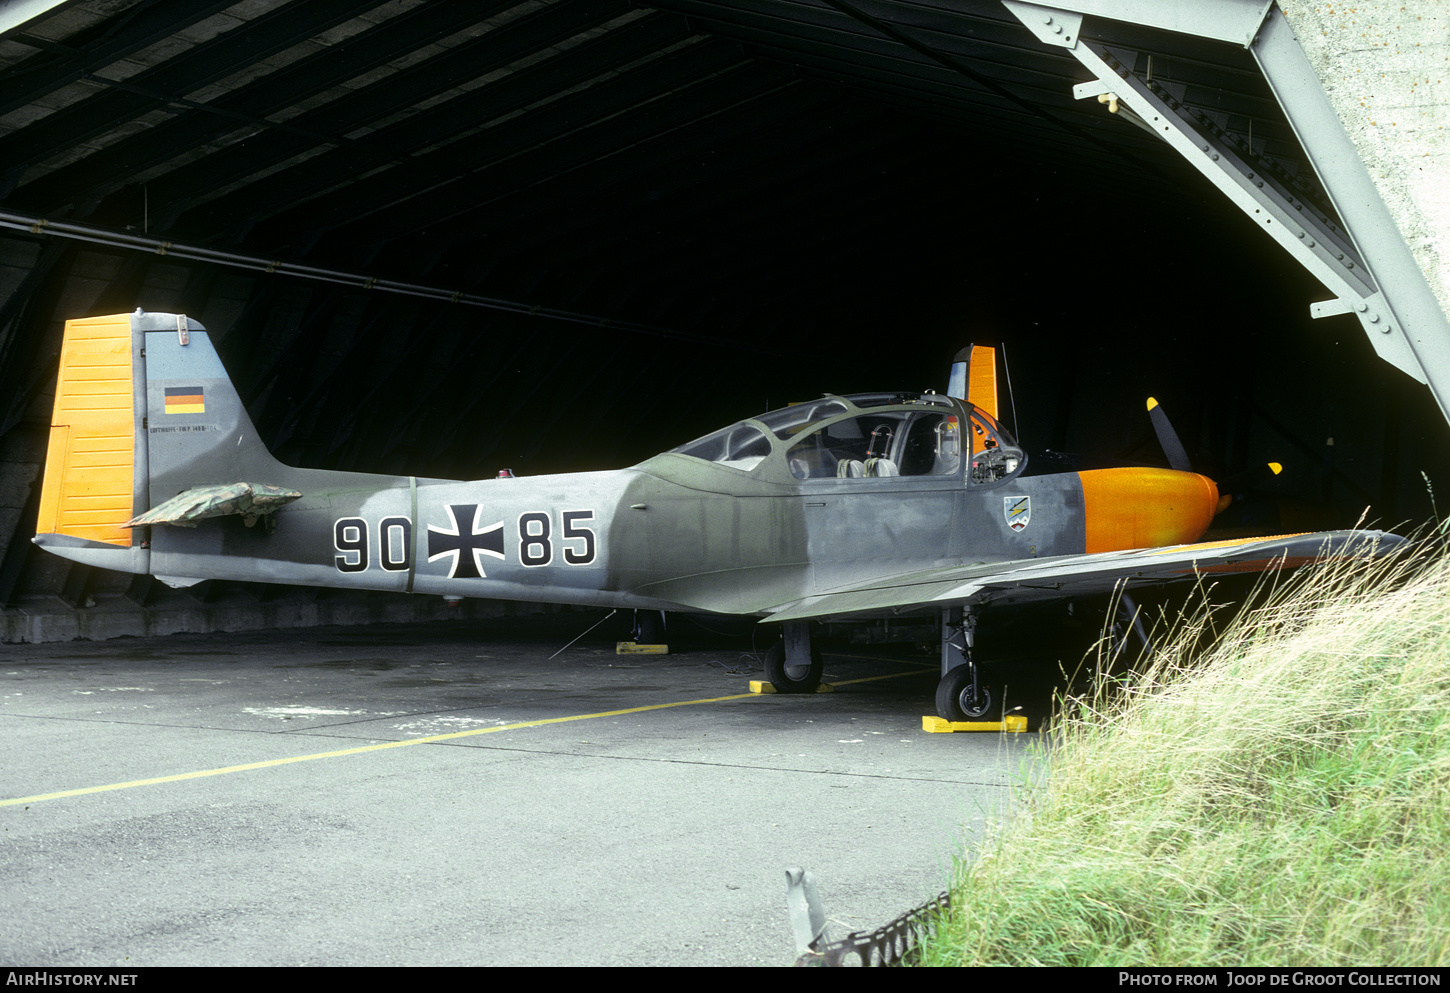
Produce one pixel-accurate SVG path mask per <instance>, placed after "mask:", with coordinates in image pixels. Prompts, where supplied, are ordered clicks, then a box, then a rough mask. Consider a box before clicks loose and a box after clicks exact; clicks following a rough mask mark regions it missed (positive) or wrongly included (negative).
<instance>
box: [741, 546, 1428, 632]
mask: <svg viewBox="0 0 1450 993" xmlns="http://www.w3.org/2000/svg"><path fill="white" fill-rule="evenodd" d="M1404 541H1405V539H1404V538H1401V537H1400V536H1399V535H1395V534H1390V533H1389V532H1387V531H1317V532H1313V533H1309V534H1294V535H1277V536H1274V537H1270V538H1237V539H1232V540H1228V541H1208V542H1199V543H1196V544H1191V545H1170V546H1168V547H1166V548H1140V549H1134V550H1132V551H1119V552H1096V553H1093V554H1089V555H1063V556H1058V557H1055V558H1045V559H1018V560H1015V561H1010V562H987V563H979V564H975V565H966V566H953V567H949V568H943V569H932V570H929V571H926V572H917V573H909V574H903V575H897V576H885V577H882V578H880V579H877V580H873V581H871V582H869V583H860V584H857V585H855V586H851V587H847V588H842V589H839V590H831V591H829V592H826V593H820V594H816V595H813V596H808V597H804V598H802V599H799V600H794V601H791V602H789V603H784V604H781V605H780V606H779V607H776V608H774V609H772V610H771V611H769V616H767V617H766V618H764V619H765V620H767V621H793V620H807V619H814V618H821V617H853V616H872V615H882V614H909V613H916V612H927V611H930V610H932V609H936V608H940V607H947V606H951V605H952V604H960V603H969V602H975V603H987V602H991V603H1024V602H1028V601H1032V600H1050V599H1057V598H1063V597H1072V596H1088V595H1092V594H1095V593H1109V592H1112V590H1113V589H1115V588H1116V587H1118V586H1119V585H1120V584H1126V585H1127V586H1129V587H1131V586H1134V585H1150V584H1161V583H1168V582H1174V581H1178V580H1185V579H1192V578H1194V577H1197V576H1202V575H1213V574H1219V573H1245V572H1265V571H1269V570H1272V569H1286V568H1294V567H1296V566H1301V565H1308V564H1309V563H1311V562H1323V561H1331V560H1334V559H1342V558H1348V557H1353V556H1361V555H1382V554H1385V553H1387V552H1389V551H1391V550H1393V549H1394V548H1396V547H1398V546H1399V545H1401V544H1402V543H1403V542H1404Z"/></svg>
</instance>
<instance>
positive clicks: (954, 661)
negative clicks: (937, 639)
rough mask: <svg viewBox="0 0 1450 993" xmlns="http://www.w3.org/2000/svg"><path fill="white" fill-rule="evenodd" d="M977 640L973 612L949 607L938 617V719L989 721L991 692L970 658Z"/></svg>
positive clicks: (973, 610) (968, 609) (975, 621)
mask: <svg viewBox="0 0 1450 993" xmlns="http://www.w3.org/2000/svg"><path fill="white" fill-rule="evenodd" d="M976 640H977V612H976V609H975V608H971V607H965V608H964V607H949V608H946V609H944V610H943V611H942V614H941V682H939V683H937V684H936V713H937V716H938V717H940V718H942V720H946V721H952V722H953V723H956V722H960V721H983V720H990V719H991V713H992V691H991V689H989V688H988V686H987V684H986V683H984V682H982V673H981V670H980V669H979V668H978V666H977V662H976V660H975V659H974V658H973V657H972V648H973V646H974V644H975V642H976Z"/></svg>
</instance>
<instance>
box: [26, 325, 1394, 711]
mask: <svg viewBox="0 0 1450 993" xmlns="http://www.w3.org/2000/svg"><path fill="white" fill-rule="evenodd" d="M959 359H960V361H959V363H958V367H956V368H954V369H953V374H952V379H951V385H950V386H949V387H948V394H947V395H938V394H936V393H930V392H928V393H871V394H862V395H854V396H833V395H826V396H824V397H822V398H821V399H818V400H814V401H811V402H809V403H801V404H797V405H795V406H792V407H787V408H785V409H782V410H774V411H770V412H769V413H764V414H761V415H759V416H756V417H748V418H746V419H744V420H742V421H739V422H737V423H735V424H731V425H730V426H728V427H725V428H722V429H720V430H719V431H716V432H714V433H713V434H709V435H706V436H705V437H703V438H699V439H697V440H695V441H691V442H689V443H688V444H685V445H681V446H680V447H679V448H676V449H673V450H671V451H668V452H664V453H662V454H660V455H656V456H655V457H653V458H650V459H647V460H646V461H644V462H641V463H640V464H639V465H637V466H634V467H633V468H629V469H618V470H613V471H606V472H582V473H573V474H560V475H546V476H536V477H523V478H500V479H484V480H476V481H460V480H449V479H419V478H416V477H413V476H391V475H381V474H371V473H354V472H336V471H329V470H320V469H305V468H294V467H292V466H287V465H284V464H282V463H281V462H278V461H277V460H276V459H275V458H273V456H272V455H271V453H270V452H268V451H267V449H266V447H265V446H264V445H263V443H262V441H261V439H260V438H258V436H257V432H256V430H255V428H254V427H253V426H252V422H251V419H250V418H249V417H248V415H247V412H246V410H245V409H244V408H243V406H242V403H241V400H240V398H239V396H238V394H237V392H236V390H235V389H234V388H233V386H232V384H231V381H230V380H229V379H228V378H227V374H226V371H225V370H224V369H223V368H222V363H221V360H220V359H219V358H218V356H217V353H216V350H215V349H214V348H213V346H212V344H211V341H210V338H209V337H208V335H207V332H206V331H205V329H203V328H202V327H201V325H200V324H198V323H197V322H196V321H193V320H189V319H188V318H186V317H185V316H184V315H174V314H156V313H145V312H142V311H140V310H138V311H137V312H136V313H134V314H127V315H119V316H111V317H98V318H92V319H87V320H75V321H70V322H68V323H67V326H66V334H65V343H64V346H63V348H62V354H61V361H60V372H59V378H58V382H57V385H56V397H55V416H54V419H53V424H52V427H51V433H50V445H49V450H48V454H47V457H46V467H45V480H44V483H43V486H42V495H41V507H40V513H39V518H38V526H37V529H36V530H37V532H38V533H37V535H36V537H35V542H36V543H37V544H38V545H40V546H41V547H42V548H44V549H46V550H47V551H50V552H53V553H55V554H57V555H61V556H64V557H66V558H68V559H73V560H75V561H77V562H81V563H85V564H87V565H92V566H100V567H102V568H107V569H115V570H119V571H122V572H131V573H140V574H150V575H154V576H156V577H157V578H159V579H161V580H163V581H165V582H167V583H169V584H171V585H173V586H187V585H190V584H193V583H196V582H199V581H200V580H202V579H224V580H252V581H261V582H269V583H292V584H298V585H306V586H341V587H352V588H357V589H367V590H396V591H399V592H408V593H431V594H442V595H446V596H459V597H487V598H499V599H513V600H535V601H546V602H555V603H568V604H579V605H588V606H600V607H619V608H635V609H637V610H676V611H689V612H699V613H713V614H738V615H748V616H754V617H757V618H760V619H761V620H763V621H767V622H777V623H779V624H780V626H781V630H782V636H781V637H780V638H779V639H778V640H777V641H776V642H775V643H774V644H773V645H772V646H771V648H770V649H769V651H768V652H767V655H766V660H765V668H766V675H767V677H768V678H769V680H770V681H771V682H772V683H773V684H774V685H775V687H776V688H777V689H778V690H781V691H787V692H804V691H810V690H814V689H815V688H816V686H817V685H818V684H819V682H820V679H821V656H820V652H819V650H817V649H816V648H814V647H813V646H812V644H811V627H810V625H811V622H812V621H818V620H822V619H826V618H858V617H859V618H871V617H881V616H898V615H902V614H913V615H926V616H929V617H932V618H934V619H935V621H936V622H939V624H940V630H941V634H942V639H941V640H942V679H941V683H940V685H939V688H938V691H937V709H938V712H939V713H940V714H941V716H942V717H944V718H947V719H949V720H966V719H973V718H978V717H981V716H984V715H986V714H987V713H988V712H989V710H990V708H991V696H990V693H989V691H988V688H987V687H986V685H985V684H984V682H983V681H982V680H981V679H980V678H979V675H978V667H977V664H976V660H975V659H974V658H973V655H972V644H973V638H974V630H975V621H976V617H977V614H978V612H979V611H980V610H981V609H982V608H983V607H984V606H986V605H988V604H997V603H1012V602H1021V601H1030V600H1039V599H1045V598H1065V597H1072V596H1081V595H1088V594H1093V593H1100V592H1108V591H1111V590H1113V589H1114V587H1115V586H1118V585H1120V584H1127V585H1129V586H1132V585H1136V584H1160V583H1164V582H1169V581H1173V580H1179V579H1191V578H1193V577H1194V576H1196V575H1198V574H1200V573H1212V572H1223V571H1234V572H1237V571H1255V570H1263V569H1269V568H1276V567H1280V566H1283V565H1286V564H1290V565H1292V564H1301V563H1304V562H1307V561H1313V560H1319V559H1323V558H1326V557H1332V556H1339V555H1347V554H1357V553H1361V552H1366V551H1373V550H1377V549H1381V550H1382V549H1386V548H1388V547H1390V546H1391V545H1393V544H1396V543H1398V542H1400V541H1401V540H1402V539H1399V538H1397V537H1395V536H1394V535H1389V534H1385V533H1383V532H1378V531H1334V532H1319V533H1315V534H1305V535H1292V536H1281V537H1275V538H1261V539H1239V540H1232V541H1218V542H1207V543H1197V544H1195V543H1194V542H1197V541H1198V539H1199V538H1200V537H1201V536H1202V535H1203V533H1204V531H1205V530H1206V529H1207V528H1208V526H1209V522H1210V521H1211V520H1212V518H1213V516H1214V514H1215V512H1216V511H1217V510H1219V509H1220V497H1219V493H1218V490H1217V488H1216V486H1215V484H1214V483H1213V481H1212V480H1210V479H1208V478H1207V477H1205V476H1202V475H1199V474H1197V473H1194V472H1192V471H1190V470H1189V466H1188V464H1187V457H1186V456H1185V455H1184V454H1183V448H1182V446H1181V445H1180V444H1179V443H1178V440H1177V438H1176V437H1174V436H1173V432H1172V428H1171V427H1168V422H1167V419H1166V417H1164V416H1163V415H1162V411H1161V408H1159V409H1158V410H1156V411H1155V412H1154V415H1153V416H1154V423H1155V426H1156V427H1157V428H1158V432H1159V437H1160V439H1161V440H1162V442H1163V444H1164V448H1165V451H1166V452H1167V453H1168V457H1169V460H1170V463H1171V464H1172V465H1173V468H1171V469H1156V468H1141V467H1138V468H1118V469H1097V470H1090V471H1081V472H1062V473H1054V474H1050V475H1028V474H1026V473H1025V469H1026V467H1027V458H1026V456H1025V454H1024V453H1023V451H1022V450H1021V449H1020V448H1019V447H1018V446H1017V444H1016V442H1015V441H1014V440H1013V439H1012V438H1011V437H1010V436H1009V435H1008V434H1007V432H1006V431H1005V430H1004V429H1003V428H1002V426H1001V425H1000V424H999V423H998V421H997V418H996V386H995V360H994V359H991V358H988V359H986V360H981V359H980V358H979V360H978V361H976V362H975V363H974V362H973V361H972V353H971V351H969V350H965V349H964V350H963V353H962V355H961V356H959ZM973 364H975V365H976V366H977V368H976V369H975V370H973V369H971V368H970V367H971V366H972V365H973ZM952 394H955V395H952Z"/></svg>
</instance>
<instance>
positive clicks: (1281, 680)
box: [924, 555, 1450, 966]
mask: <svg viewBox="0 0 1450 993" xmlns="http://www.w3.org/2000/svg"><path fill="white" fill-rule="evenodd" d="M1261 593H1262V595H1261V596H1260V597H1259V598H1258V601H1257V605H1255V606H1251V607H1249V608H1246V609H1244V610H1243V611H1242V612H1241V613H1240V614H1239V615H1238V616H1237V617H1235V618H1234V619H1232V620H1231V621H1229V622H1227V623H1224V622H1222V620H1221V618H1218V617H1216V616H1215V615H1214V614H1213V612H1212V611H1210V610H1207V609H1204V610H1201V611H1199V612H1198V613H1197V614H1196V615H1195V616H1193V617H1191V618H1189V619H1188V620H1186V621H1184V622H1183V623H1182V624H1181V625H1180V627H1179V629H1178V630H1177V631H1175V632H1173V636H1172V639H1171V641H1170V642H1169V643H1167V645H1166V647H1164V648H1162V649H1161V650H1160V651H1159V652H1158V654H1157V655H1156V656H1155V657H1154V658H1153V659H1151V660H1150V662H1149V664H1148V667H1147V668H1146V669H1145V670H1144V671H1142V672H1141V673H1139V674H1136V675H1132V676H1129V677H1126V678H1125V680H1124V681H1123V683H1122V685H1121V686H1119V687H1117V688H1116V689H1115V690H1114V691H1112V692H1110V693H1101V694H1098V695H1097V696H1096V697H1095V698H1093V699H1081V700H1071V701H1067V702H1066V704H1065V707H1064V713H1063V715H1062V716H1061V718H1060V719H1059V720H1058V721H1057V722H1056V723H1055V725H1054V726H1053V728H1052V729H1051V730H1050V731H1049V734H1048V735H1046V736H1045V747H1047V748H1048V750H1049V756H1050V759H1049V763H1048V766H1049V770H1050V771H1049V772H1048V773H1047V775H1046V776H1045V778H1043V779H1042V780H1041V781H1040V782H1037V783H1035V784H1030V785H1024V796H1023V797H1022V798H1021V800H1022V813H1021V814H1019V815H1018V816H1017V817H1016V818H1015V819H1014V820H1013V821H1012V822H1011V823H1010V824H1009V825H1007V826H1005V827H1003V828H1001V829H1000V830H999V831H997V832H996V833H995V834H994V835H993V836H992V837H991V838H990V839H989V840H988V841H987V842H986V843H985V844H984V845H983V846H981V848H980V850H979V851H977V852H974V853H970V854H969V856H968V857H966V858H964V859H963V860H962V865H961V868H960V870H959V878H958V882H957V885H956V887H955V888H954V892H953V912H952V914H951V917H950V919H949V920H948V921H946V922H944V923H943V926H942V928H941V930H940V932H939V934H938V937H937V939H936V940H935V941H934V942H933V943H932V944H931V945H930V946H928V947H927V948H926V949H925V955H924V961H925V962H927V963H929V964H964V965H987V964H1010V965H1068V966H1092V965H1096V966H1108V965H1216V966H1222V965H1242V966H1250V965H1280V966H1282V965H1349V964H1355V965H1371V964H1384V965H1390V964H1393V965H1431V964H1438V965H1443V964H1446V963H1447V962H1450V561H1447V560H1446V559H1444V558H1441V559H1437V560H1434V561H1430V562H1426V561H1424V560H1416V559H1414V558H1412V557H1410V556H1407V555H1400V556H1396V557H1392V558H1388V559H1380V560H1377V561H1352V562H1345V563H1340V564H1338V565H1335V566H1333V567H1321V568H1316V569H1314V570H1306V571H1301V572H1300V573H1299V575H1298V576H1297V577H1295V578H1294V579H1292V580H1288V581H1280V583H1279V585H1278V586H1277V588H1272V587H1271V588H1265V589H1263V590H1261ZM1215 628H1217V629H1215ZM1203 644H1208V645H1209V647H1207V648H1206V649H1200V647H1199V646H1200V645H1203Z"/></svg>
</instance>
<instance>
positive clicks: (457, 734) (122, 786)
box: [0, 693, 755, 807]
mask: <svg viewBox="0 0 1450 993" xmlns="http://www.w3.org/2000/svg"><path fill="white" fill-rule="evenodd" d="M754 696H755V694H753V693H737V694H735V695H733V696H717V697H710V698H708V699H702V700H677V701H675V702H674V703H656V704H651V705H650V706H648V707H630V708H629V709H627V710H605V711H601V712H600V713H597V714H575V715H574V716H573V717H548V718H545V719H544V720H540V721H522V722H520V723H518V724H504V725H500V726H499V727H491V728H475V729H474V730H472V731H452V732H450V733H448V734H434V735H429V736H428V737H426V738H409V739H407V740H406V741H385V742H383V743H382V744H380V745H360V746H358V747H357V748H340V749H338V750H337V751H333V752H316V753H314V754H312V755H293V756H291V757H290V758H285V759H267V760H266V761H264V762H248V763H246V764H244V765H229V766H226V767H225V768H221V769H203V770H201V771H199V772H182V773H178V774H177V775H174V776H156V777H154V778H152V779H133V780H131V781H130V782H128V783H111V784H109V785H107V786H87V787H85V788H84V789H79V790H61V791H60V792H57V793H38V794H36V795H35V796H22V797H17V798H16V799H14V800H0V807H13V806H15V805H16V804H21V803H39V802H40V801H41V800H59V799H61V798H62V797H68V796H85V795H86V794H87V793H108V792H110V791H111V790H128V789H130V788H132V787H133V786H152V785H154V784H156V783H179V782H181V781H183V780H187V779H205V778H206V777H207V776H223V775H226V774H227V773H231V772H249V771H251V770H252V769H267V768H270V767H272V766H277V765H290V764H292V763H293V762H311V761H312V760H314V759H334V758H340V757H342V756H344V755H361V754H363V753H364V752H380V751H382V750H383V749H385V748H405V747H407V746H408V745H428V744H432V743H433V742H437V741H452V740H453V739H455V738H471V737H473V736H474V735H477V734H493V733H495V732H498V731H517V730H519V729H520V728H533V727H542V726H543V725H545V724H564V723H567V722H569V721H587V720H592V719H593V718H596V717H620V716H622V715H624V714H640V713H643V712H645V711H647V710H666V709H668V708H670V707H692V706H696V705H699V704H705V703H725V702H727V701H730V700H747V699H750V698H752V697H754Z"/></svg>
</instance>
